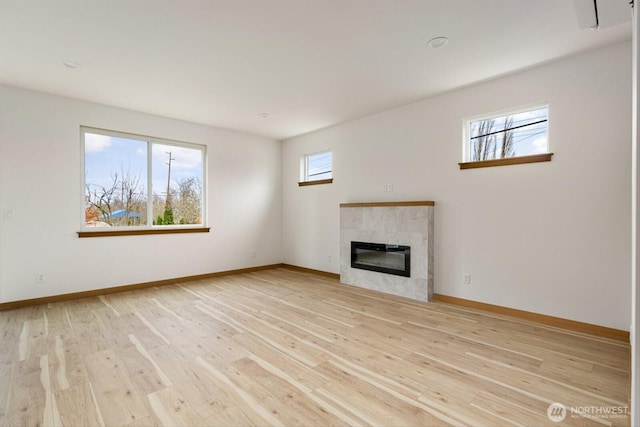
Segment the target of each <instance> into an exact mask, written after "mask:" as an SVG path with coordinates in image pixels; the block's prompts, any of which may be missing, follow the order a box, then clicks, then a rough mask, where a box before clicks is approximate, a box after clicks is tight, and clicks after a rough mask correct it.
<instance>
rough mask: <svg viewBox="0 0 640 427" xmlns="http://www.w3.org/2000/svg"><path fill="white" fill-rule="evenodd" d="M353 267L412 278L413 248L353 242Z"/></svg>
mask: <svg viewBox="0 0 640 427" xmlns="http://www.w3.org/2000/svg"><path fill="white" fill-rule="evenodd" d="M351 267H352V268H360V269H362V270H370V271H377V272H379V273H386V274H395V275H396V276H404V277H411V247H409V246H402V245H389V244H384V243H370V242H351Z"/></svg>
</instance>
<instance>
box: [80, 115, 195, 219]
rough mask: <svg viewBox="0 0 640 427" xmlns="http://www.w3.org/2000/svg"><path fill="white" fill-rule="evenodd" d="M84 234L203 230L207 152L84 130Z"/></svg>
mask: <svg viewBox="0 0 640 427" xmlns="http://www.w3.org/2000/svg"><path fill="white" fill-rule="evenodd" d="M81 139H82V154H83V155H82V159H83V168H84V175H83V182H82V190H83V196H82V197H83V200H82V206H83V221H82V229H83V230H84V231H107V230H126V229H143V230H144V229H154V228H188V227H203V226H204V218H205V207H206V206H205V205H206V204H205V194H206V191H205V188H204V187H205V179H204V177H205V165H206V147H205V146H203V145H196V144H189V143H183V142H177V141H170V140H165V139H160V138H151V137H146V136H142V135H134V134H127V133H122V132H113V131H106V130H102V129H93V128H87V127H82V128H81Z"/></svg>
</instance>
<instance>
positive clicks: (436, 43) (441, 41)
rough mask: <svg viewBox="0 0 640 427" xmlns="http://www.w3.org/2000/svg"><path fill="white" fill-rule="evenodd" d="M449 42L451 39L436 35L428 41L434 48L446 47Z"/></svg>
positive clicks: (428, 44)
mask: <svg viewBox="0 0 640 427" xmlns="http://www.w3.org/2000/svg"><path fill="white" fill-rule="evenodd" d="M448 43H449V39H448V38H446V37H434V38H432V39H431V40H429V41H428V42H427V46H429V47H430V48H432V49H440V48H441V47H445V46H446V45H447V44H448Z"/></svg>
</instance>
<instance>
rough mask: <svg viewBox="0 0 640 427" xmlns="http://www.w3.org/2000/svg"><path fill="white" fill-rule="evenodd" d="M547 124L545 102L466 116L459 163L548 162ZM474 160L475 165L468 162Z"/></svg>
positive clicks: (547, 108) (491, 164) (481, 165)
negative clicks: (471, 117)
mask: <svg viewBox="0 0 640 427" xmlns="http://www.w3.org/2000/svg"><path fill="white" fill-rule="evenodd" d="M548 124H549V107H548V106H546V105H541V106H537V107H531V108H526V109H519V110H513V111H509V112H506V113H502V114H493V115H486V116H480V117H475V118H473V119H467V120H465V123H464V141H463V162H464V163H461V164H460V166H461V168H465V167H463V166H467V167H483V166H499V165H503V164H516V163H532V162H534V161H548V160H550V155H551V153H549V126H548ZM503 159H504V161H502V160H503ZM540 159H542V160H540ZM476 162H477V163H478V164H476V165H469V163H476Z"/></svg>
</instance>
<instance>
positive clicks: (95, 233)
mask: <svg viewBox="0 0 640 427" xmlns="http://www.w3.org/2000/svg"><path fill="white" fill-rule="evenodd" d="M210 230H211V228H210V227H185V228H147V229H137V230H104V231H103V230H100V231H78V237H79V238H83V237H116V236H142V235H147V234H184V233H208V232H209V231H210Z"/></svg>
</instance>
